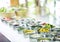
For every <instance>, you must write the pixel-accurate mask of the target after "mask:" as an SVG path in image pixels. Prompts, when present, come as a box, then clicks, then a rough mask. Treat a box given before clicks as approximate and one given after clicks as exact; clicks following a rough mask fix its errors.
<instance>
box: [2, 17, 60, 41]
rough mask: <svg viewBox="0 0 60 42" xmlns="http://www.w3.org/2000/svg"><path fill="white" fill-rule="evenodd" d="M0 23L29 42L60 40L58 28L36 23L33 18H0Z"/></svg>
mask: <svg viewBox="0 0 60 42" xmlns="http://www.w3.org/2000/svg"><path fill="white" fill-rule="evenodd" d="M1 21H2V22H3V23H5V24H7V25H9V26H10V27H12V28H13V29H15V30H17V31H18V33H19V34H23V35H24V37H25V38H29V39H30V42H41V41H42V42H45V41H46V40H48V41H49V42H53V41H59V40H60V33H59V32H60V28H56V27H55V26H54V25H51V24H49V23H45V22H41V21H38V20H36V19H34V18H21V19H19V20H16V19H15V18H6V17H5V18H1Z"/></svg>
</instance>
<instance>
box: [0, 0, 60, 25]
mask: <svg viewBox="0 0 60 42" xmlns="http://www.w3.org/2000/svg"><path fill="white" fill-rule="evenodd" d="M59 4H60V0H0V13H4V12H5V13H9V12H10V13H11V12H14V11H17V12H19V11H23V10H24V9H25V13H26V12H27V13H26V14H24V16H23V15H21V14H20V16H21V17H29V18H35V19H38V20H39V19H41V20H42V21H45V22H48V23H50V24H54V25H57V26H60V23H59V22H60V19H59V18H60V5H59ZM1 8H2V9H1ZM18 9H20V10H18ZM2 10H3V11H2ZM26 15H27V16H26Z"/></svg>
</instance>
